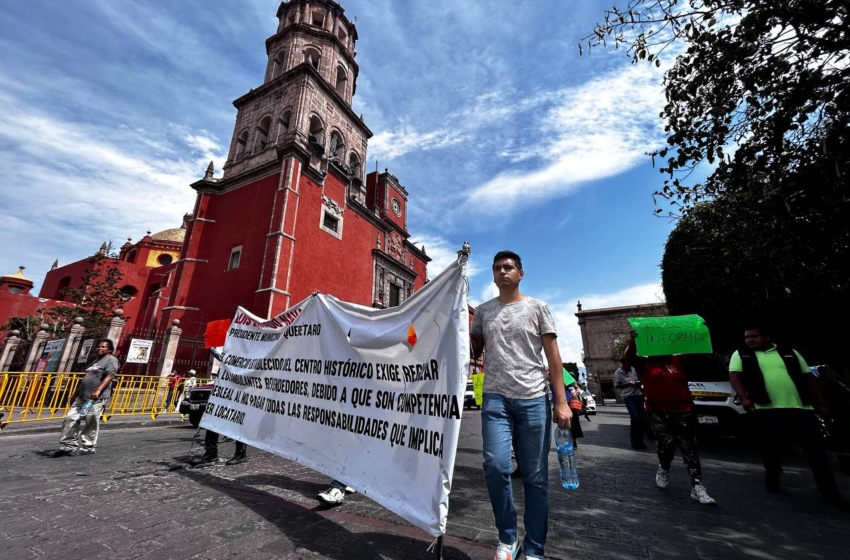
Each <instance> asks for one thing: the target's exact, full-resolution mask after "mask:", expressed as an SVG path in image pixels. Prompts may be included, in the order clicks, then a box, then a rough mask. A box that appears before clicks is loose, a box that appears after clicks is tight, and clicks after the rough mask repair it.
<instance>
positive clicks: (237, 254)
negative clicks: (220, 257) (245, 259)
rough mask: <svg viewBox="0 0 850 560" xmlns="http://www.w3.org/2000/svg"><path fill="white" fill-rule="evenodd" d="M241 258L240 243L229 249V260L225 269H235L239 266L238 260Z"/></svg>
mask: <svg viewBox="0 0 850 560" xmlns="http://www.w3.org/2000/svg"><path fill="white" fill-rule="evenodd" d="M241 260H242V245H240V246H238V247H234V248H233V249H231V250H230V260H229V261H227V270H236V269H237V268H239V261H241Z"/></svg>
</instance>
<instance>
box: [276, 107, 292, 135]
mask: <svg viewBox="0 0 850 560" xmlns="http://www.w3.org/2000/svg"><path fill="white" fill-rule="evenodd" d="M291 121H292V111H290V110H288V109H287V110H286V111H284V112H283V115H281V117H280V120H279V121H278V127H277V139H278V141H280V140H281V139H282V138H283V135H284V134H286V133H287V132H289V123H290V122H291Z"/></svg>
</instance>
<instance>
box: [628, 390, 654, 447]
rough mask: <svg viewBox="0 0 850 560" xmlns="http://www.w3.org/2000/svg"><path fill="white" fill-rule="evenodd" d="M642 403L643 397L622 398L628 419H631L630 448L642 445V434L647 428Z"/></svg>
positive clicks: (644, 409)
mask: <svg viewBox="0 0 850 560" xmlns="http://www.w3.org/2000/svg"><path fill="white" fill-rule="evenodd" d="M643 403H644V396H643V395H630V396H628V397H623V404H625V405H626V409H627V410H628V411H629V418H630V419H631V422H630V430H629V438H630V439H631V441H632V447H637V446H641V445H643V433H644V432H645V431H646V430H647V428H648V427H649V424H648V422H647V419H646V408H644V405H643Z"/></svg>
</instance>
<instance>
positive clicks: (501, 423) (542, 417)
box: [481, 393, 552, 558]
mask: <svg viewBox="0 0 850 560" xmlns="http://www.w3.org/2000/svg"><path fill="white" fill-rule="evenodd" d="M514 431H516V435H517V438H516V439H517V448H516V449H515V450H514V451H515V452H516V459H517V464H518V465H519V468H520V470H521V471H522V483H523V487H524V489H525V516H524V517H523V524H524V525H525V539H524V540H523V550H524V551H525V553H526V554H530V555H532V556H539V557H541V558H543V546H544V545H545V544H546V534H547V533H548V532H549V447H550V444H551V441H552V409H551V408H550V406H549V399H548V398H547V397H546V396H545V395H544V396H542V397H538V398H536V399H509V398H506V397H503V396H502V395H498V394H495V393H485V394H484V402H483V403H482V405H481V436H482V439H483V440H484V479H485V480H486V482H487V492H488V493H489V494H490V504H491V505H492V506H493V514H494V515H495V517H496V529H497V530H498V531H499V541H500V542H503V543H505V544H513V543H514V542H516V540H517V519H516V508H515V507H514V497H513V487H512V486H511V439H512V438H511V436H512V434H513V432H514Z"/></svg>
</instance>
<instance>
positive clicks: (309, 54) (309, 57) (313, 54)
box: [304, 47, 322, 70]
mask: <svg viewBox="0 0 850 560" xmlns="http://www.w3.org/2000/svg"><path fill="white" fill-rule="evenodd" d="M320 58H322V55H321V54H320V53H319V51H317V50H316V49H314V48H312V47H310V48H306V49H304V62H309V63H310V66H312V67H313V68H315V69H316V70H318V69H319V59H320Z"/></svg>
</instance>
